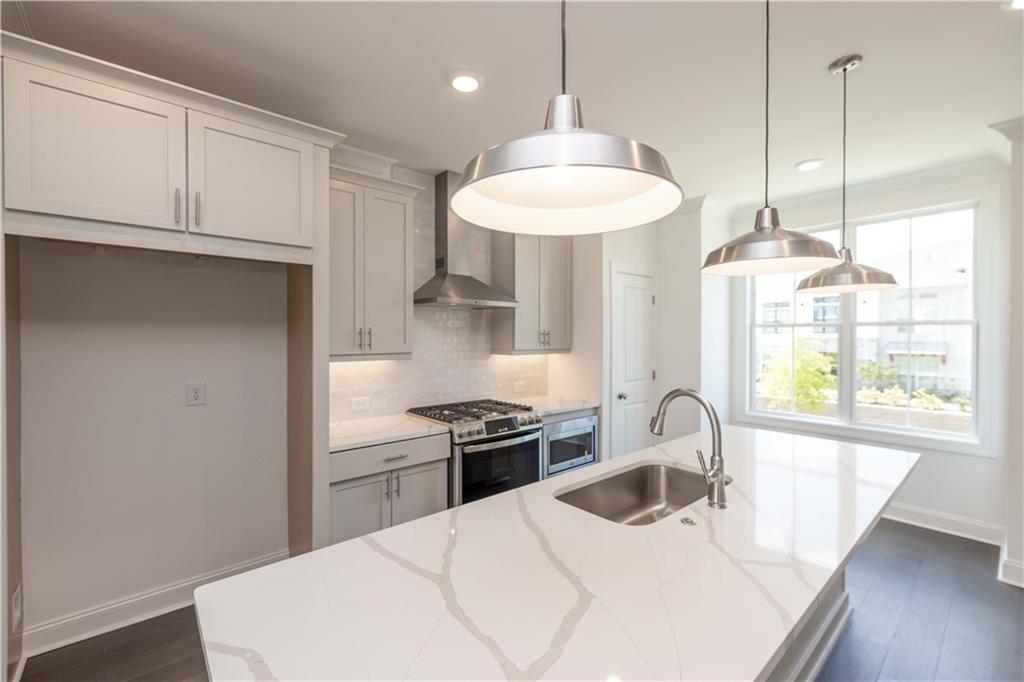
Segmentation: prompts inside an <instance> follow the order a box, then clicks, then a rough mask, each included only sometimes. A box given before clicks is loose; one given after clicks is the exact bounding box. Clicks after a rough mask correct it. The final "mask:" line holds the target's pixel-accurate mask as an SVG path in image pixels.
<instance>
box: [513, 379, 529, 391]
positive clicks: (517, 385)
mask: <svg viewBox="0 0 1024 682" xmlns="http://www.w3.org/2000/svg"><path fill="white" fill-rule="evenodd" d="M512 390H513V391H515V392H516V393H522V392H523V391H525V390H526V382H525V381H514V382H512Z"/></svg>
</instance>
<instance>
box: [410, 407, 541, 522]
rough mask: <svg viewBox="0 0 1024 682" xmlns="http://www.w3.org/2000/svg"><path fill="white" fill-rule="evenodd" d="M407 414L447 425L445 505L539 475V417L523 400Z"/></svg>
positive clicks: (419, 409) (494, 492)
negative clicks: (449, 455)
mask: <svg viewBox="0 0 1024 682" xmlns="http://www.w3.org/2000/svg"><path fill="white" fill-rule="evenodd" d="M409 414H414V415H416V416H418V417H422V418H424V419H430V420H432V421H435V422H441V423H444V424H447V425H448V427H449V429H451V433H452V458H451V461H450V462H449V464H448V499H449V504H450V506H453V507H454V506H457V505H460V504H464V503H466V502H472V501H473V500H479V499H481V498H484V497H489V496H491V495H497V494H498V493H502V492H505V491H506V490H512V489H513V488H518V487H519V486H523V485H526V484H528V483H533V482H535V481H539V480H540V479H541V432H542V429H543V428H544V423H543V421H542V420H541V418H540V415H539V414H536V413H535V412H534V411H533V408H532V407H530V406H529V405H517V404H516V403H507V402H504V401H501V400H469V401H466V402H461V403H449V404H446V405H431V406H428V407H414V408H412V409H411V410H409Z"/></svg>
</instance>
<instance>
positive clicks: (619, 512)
mask: <svg viewBox="0 0 1024 682" xmlns="http://www.w3.org/2000/svg"><path fill="white" fill-rule="evenodd" d="M731 482H732V478H731V477H728V476H727V477H726V481H725V483H726V485H728V484H729V483H731ZM707 495H708V484H707V482H706V481H705V480H704V476H703V475H702V474H700V473H697V472H692V471H686V470H685V469H680V468H679V467H676V466H672V465H670V464H643V465H640V466H637V467H634V468H632V469H626V470H625V471H621V472H619V473H617V474H615V475H613V476H609V477H608V478H604V479H601V480H599V481H595V482H593V483H590V484H588V485H584V486H582V487H580V488H576V489H574V490H569V491H568V492H564V493H562V494H560V495H556V496H555V498H556V499H558V500H560V501H561V502H565V503H566V504H571V505H572V506H574V507H577V508H578V509H582V510H583V511H587V512H590V513H591V514H596V515H597V516H600V517H601V518H605V519H608V520H609V521H614V522H615V523H622V524H625V525H627V526H645V525H647V524H649V523H654V522H655V521H658V520H660V519H663V518H665V517H666V516H668V515H669V514H672V513H673V512H676V511H679V510H680V509H682V508H683V507H686V506H688V505H690V504H692V503H694V502H696V501H697V500H700V499H701V498H704V497H707Z"/></svg>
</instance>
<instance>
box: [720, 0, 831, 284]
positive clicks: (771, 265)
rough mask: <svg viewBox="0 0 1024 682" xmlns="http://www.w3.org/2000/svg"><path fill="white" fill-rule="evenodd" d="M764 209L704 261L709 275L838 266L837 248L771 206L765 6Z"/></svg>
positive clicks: (768, 29) (767, 9) (768, 23)
mask: <svg viewBox="0 0 1024 682" xmlns="http://www.w3.org/2000/svg"><path fill="white" fill-rule="evenodd" d="M764 33H765V35H764V208H762V209H759V210H758V212H757V215H756V216H755V218H754V231H753V232H748V233H747V234H744V235H743V236H741V237H737V238H736V239H733V240H732V241H731V242H728V243H726V244H723V245H722V246H719V247H718V248H717V249H715V250H714V251H712V252H711V253H709V254H708V256H707V258H706V259H705V260H704V267H703V268H701V271H702V272H705V273H707V274H709V275H729V276H733V277H743V276H747V275H772V274H778V273H783V272H800V271H802V270H811V269H814V268H822V267H826V266H831V265H835V264H836V262H837V261H838V260H839V256H838V255H837V254H836V250H835V247H833V246H832V245H831V244H829V243H828V242H827V241H825V240H823V239H818V238H817V237H815V236H813V235H809V234H804V233H802V232H796V231H794V230H786V229H783V228H782V227H781V226H780V223H779V212H778V210H776V209H774V208H772V207H771V206H769V205H768V132H769V126H768V104H769V92H770V90H769V87H768V85H769V74H770V71H769V57H770V56H771V51H770V49H769V45H770V38H771V6H770V4H769V3H768V2H767V1H766V2H765V3H764Z"/></svg>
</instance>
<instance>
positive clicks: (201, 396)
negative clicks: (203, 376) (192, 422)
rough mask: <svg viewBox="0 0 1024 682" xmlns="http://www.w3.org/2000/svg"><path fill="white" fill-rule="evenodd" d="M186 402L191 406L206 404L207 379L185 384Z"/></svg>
mask: <svg viewBox="0 0 1024 682" xmlns="http://www.w3.org/2000/svg"><path fill="white" fill-rule="evenodd" d="M185 404H186V405H188V406H189V407H195V406H197V405H205V404H206V382H205V381H190V382H188V383H187V384H185Z"/></svg>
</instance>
